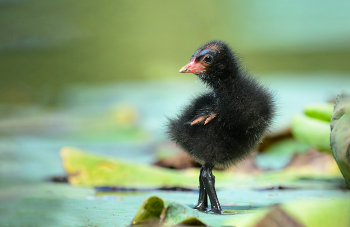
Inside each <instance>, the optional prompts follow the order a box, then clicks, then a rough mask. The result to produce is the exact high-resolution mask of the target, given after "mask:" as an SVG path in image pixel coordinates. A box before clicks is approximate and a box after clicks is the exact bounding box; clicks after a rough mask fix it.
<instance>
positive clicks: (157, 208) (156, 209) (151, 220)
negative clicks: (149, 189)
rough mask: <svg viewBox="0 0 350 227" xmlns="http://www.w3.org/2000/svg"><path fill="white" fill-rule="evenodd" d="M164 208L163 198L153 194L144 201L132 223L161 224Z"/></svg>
mask: <svg viewBox="0 0 350 227" xmlns="http://www.w3.org/2000/svg"><path fill="white" fill-rule="evenodd" d="M163 209H164V202H163V200H162V199H160V198H158V197H156V196H152V197H149V198H148V199H147V200H146V201H145V202H143V203H142V205H141V206H140V208H139V210H138V211H137V213H136V215H135V217H134V219H133V220H132V221H131V225H135V224H144V223H147V224H157V223H158V224H159V221H160V215H161V213H162V211H163Z"/></svg>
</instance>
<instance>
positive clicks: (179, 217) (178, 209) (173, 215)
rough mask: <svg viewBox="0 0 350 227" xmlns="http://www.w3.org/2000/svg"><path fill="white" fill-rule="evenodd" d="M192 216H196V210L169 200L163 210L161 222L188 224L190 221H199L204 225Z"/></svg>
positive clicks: (165, 223)
mask: <svg viewBox="0 0 350 227" xmlns="http://www.w3.org/2000/svg"><path fill="white" fill-rule="evenodd" d="M194 216H198V211H197V210H193V209H192V208H190V207H188V206H185V205H183V204H180V203H177V202H171V203H170V204H169V206H168V207H167V208H166V210H165V215H164V221H163V224H164V225H176V224H179V223H182V224H188V225H190V223H192V224H193V223H201V225H204V226H205V224H204V223H203V222H201V221H200V220H198V219H197V218H196V217H194Z"/></svg>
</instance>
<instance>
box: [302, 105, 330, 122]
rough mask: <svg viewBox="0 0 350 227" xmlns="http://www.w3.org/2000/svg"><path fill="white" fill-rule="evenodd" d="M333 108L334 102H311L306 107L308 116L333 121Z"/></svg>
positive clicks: (305, 110)
mask: <svg viewBox="0 0 350 227" xmlns="http://www.w3.org/2000/svg"><path fill="white" fill-rule="evenodd" d="M333 110H334V104H332V103H319V104H309V105H307V106H305V108H304V112H305V115H306V116H309V117H311V118H314V119H318V120H322V121H326V122H331V118H332V115H333Z"/></svg>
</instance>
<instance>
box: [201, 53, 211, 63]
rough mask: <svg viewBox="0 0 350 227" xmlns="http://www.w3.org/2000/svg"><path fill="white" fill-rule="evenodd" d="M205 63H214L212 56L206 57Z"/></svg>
mask: <svg viewBox="0 0 350 227" xmlns="http://www.w3.org/2000/svg"><path fill="white" fill-rule="evenodd" d="M203 61H204V62H205V63H207V64H210V63H211V62H212V61H213V57H212V56H211V55H206V56H205V57H204V58H203Z"/></svg>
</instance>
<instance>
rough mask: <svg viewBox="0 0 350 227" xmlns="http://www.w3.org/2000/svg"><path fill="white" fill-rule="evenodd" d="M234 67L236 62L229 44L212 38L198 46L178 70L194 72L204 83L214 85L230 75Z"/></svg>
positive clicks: (235, 67)
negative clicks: (187, 61) (189, 58)
mask: <svg viewBox="0 0 350 227" xmlns="http://www.w3.org/2000/svg"><path fill="white" fill-rule="evenodd" d="M235 69H237V62H236V60H235V57H234V54H233V53H232V51H231V49H230V48H229V46H228V45H227V44H226V43H224V42H222V41H218V40H213V41H210V42H208V43H206V44H204V45H203V46H201V47H200V48H198V50H196V52H195V53H194V54H193V55H192V57H191V61H190V62H189V63H188V64H187V65H185V66H184V67H182V68H181V69H180V71H179V72H180V73H194V74H196V75H197V76H198V77H199V78H200V79H201V80H202V81H204V82H205V83H208V84H209V85H215V84H218V83H220V82H223V81H224V80H226V79H228V77H231V76H232V75H233V74H234V72H233V71H234V70H235Z"/></svg>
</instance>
